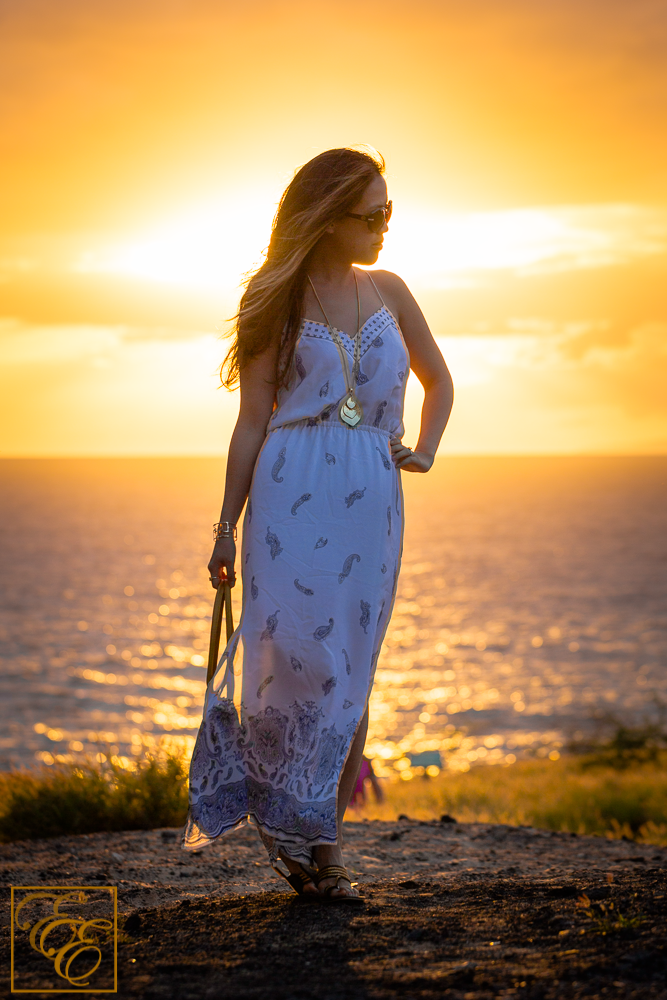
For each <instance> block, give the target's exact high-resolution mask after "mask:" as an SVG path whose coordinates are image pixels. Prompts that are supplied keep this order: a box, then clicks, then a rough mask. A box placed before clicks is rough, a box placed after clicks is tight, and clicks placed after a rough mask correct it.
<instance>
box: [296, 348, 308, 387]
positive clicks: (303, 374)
mask: <svg viewBox="0 0 667 1000" xmlns="http://www.w3.org/2000/svg"><path fill="white" fill-rule="evenodd" d="M294 367H295V368H296V370H297V372H298V373H299V378H300V379H301V381H302V382H303V380H304V379H305V377H306V375H307V372H306V369H305V368H304V367H303V358H302V357H301V355H300V354H295V355H294Z"/></svg>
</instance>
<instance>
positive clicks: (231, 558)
mask: <svg viewBox="0 0 667 1000" xmlns="http://www.w3.org/2000/svg"><path fill="white" fill-rule="evenodd" d="M235 562H236V542H235V541H234V539H233V538H219V539H218V540H217V542H216V543H215V545H214V547H213V555H212V556H211V558H210V560H209V563H208V572H209V576H210V577H211V578H212V579H211V586H212V587H213V588H214V590H217V589H218V584H219V583H220V582H221V581H222V582H224V581H225V580H228V581H229V586H230V587H233V586H234V584H235V583H236V573H235V571H234V564H235Z"/></svg>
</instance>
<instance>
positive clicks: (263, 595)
mask: <svg viewBox="0 0 667 1000" xmlns="http://www.w3.org/2000/svg"><path fill="white" fill-rule="evenodd" d="M360 280H362V281H368V286H369V288H370V287H371V285H370V281H369V280H368V278H367V276H366V275H361V279H360ZM318 292H319V288H318ZM368 294H369V298H370V295H371V294H372V293H371V292H369V293H368ZM365 297H366V290H365V289H364V298H365ZM325 304H326V303H325ZM311 315H312V313H311ZM362 318H363V317H362ZM326 333H327V330H326V327H323V325H322V324H319V325H318V324H313V325H312V326H311V325H308V324H307V325H306V326H305V328H304V331H303V334H302V336H301V339H300V342H299V343H297V345H296V346H295V347H294V350H293V353H292V359H293V361H292V364H291V366H290V370H289V372H286V373H285V374H286V375H287V374H289V375H290V376H291V377H290V379H289V380H288V381H287V384H286V385H281V388H280V389H279V390H278V391H277V395H276V399H275V404H274V407H273V412H272V415H271V417H270V419H269V421H268V426H267V428H266V437H265V444H266V447H264V448H263V449H261V450H260V453H259V454H258V456H257V460H256V463H255V469H254V470H253V475H252V477H251V483H250V489H249V495H248V498H247V499H248V503H247V507H246V509H245V511H244V515H245V518H244V522H243V528H244V533H243V534H244V537H243V539H241V537H240V536H241V524H239V547H238V553H239V563H240V565H241V566H242V568H243V611H242V614H241V618H240V620H239V622H238V624H237V623H236V620H235V624H237V629H236V632H235V634H234V636H233V637H232V639H231V641H230V642H229V644H228V647H227V648H225V649H224V650H223V653H222V661H221V660H219V662H221V667H220V669H219V670H218V671H217V674H218V679H217V682H216V684H215V692H213V693H214V695H215V697H210V698H207V699H206V702H207V704H206V707H205V709H204V719H203V721H202V730H201V738H200V739H198V741H197V746H195V751H194V754H193V766H192V768H191V769H190V775H191V781H190V786H191V793H192V797H191V800H190V801H191V803H192V808H193V821H194V822H195V823H196V824H197V825H198V827H199V828H200V830H201V832H202V834H205V835H207V836H208V837H209V838H210V839H215V838H216V837H217V836H218V835H219V834H220V835H222V834H223V833H226V832H227V831H228V830H229V829H232V828H234V827H235V826H236V825H237V824H238V822H239V815H241V816H242V815H245V813H244V810H246V808H247V807H248V803H247V802H246V801H245V799H246V798H247V796H246V794H245V793H246V788H247V790H248V793H249V794H250V785H253V787H254V788H255V789H256V788H257V787H260V791H259V792H258V793H257V794H256V795H255V797H254V798H253V800H252V802H251V803H250V805H251V806H252V810H251V811H253V810H254V813H255V818H256V820H257V823H258V825H259V826H260V828H261V829H265V830H266V829H268V830H270V831H271V833H272V836H275V845H276V848H277V846H278V845H279V844H281V843H283V844H287V845H288V846H291V847H292V848H294V849H295V850H294V851H292V850H289V851H288V853H289V854H290V856H292V855H294V857H297V856H299V855H300V857H301V858H302V859H303V860H307V858H308V856H309V852H308V847H309V844H310V843H311V841H313V840H315V841H321V842H323V843H324V842H327V843H329V842H335V839H336V836H337V830H336V822H335V817H336V808H335V807H336V794H337V787H338V784H339V782H340V777H341V772H342V770H343V768H344V766H345V763H346V761H347V759H348V756H349V750H350V745H351V742H352V740H353V739H354V737H355V734H356V732H357V730H358V727H359V723H360V721H361V717H362V715H363V713H364V711H365V709H366V706H367V699H368V696H369V694H370V687H371V686H372V681H373V672H374V668H375V666H376V664H377V662H378V655H377V654H378V650H379V648H380V646H381V643H380V638H381V633H383V631H384V630H385V628H386V625H387V621H388V619H389V616H390V611H391V607H392V601H393V599H394V596H395V593H396V583H397V581H396V570H397V569H398V564H399V563H400V549H401V532H402V518H403V516H404V512H403V499H402V496H403V495H402V493H401V491H400V490H401V488H400V480H401V477H400V476H399V475H397V474H396V473H395V472H394V469H395V464H394V462H393V461H392V448H391V446H390V441H389V439H390V437H391V436H392V435H393V434H395V433H398V434H400V433H401V431H402V423H401V421H402V408H403V398H402V397H403V395H404V392H403V389H404V386H405V382H407V381H408V373H409V364H408V358H407V351H406V348H405V344H404V342H403V340H402V338H401V335H400V332H399V331H398V330H397V328H396V326H395V325H394V322H393V320H392V317H391V315H390V313H389V312H388V310H387V309H383V310H378V311H377V314H376V315H374V317H372V318H371V319H369V321H368V322H367V324H366V325H365V327H364V329H363V331H362V338H361V339H362V362H361V363H362V367H363V373H359V378H358V383H357V384H358V386H359V388H358V389H357V390H356V393H357V396H358V397H360V398H362V397H363V400H362V402H363V411H364V415H363V417H362V421H361V425H360V427H358V428H357V433H354V432H353V430H352V429H351V428H348V427H345V426H343V424H342V423H341V421H340V419H339V416H338V411H339V408H340V406H341V403H342V402H343V401H344V400H345V399H346V398H347V397H346V396H343V393H344V384H343V381H344V380H343V378H342V375H341V366H340V359H339V357H338V352H337V350H336V349H335V346H334V345H333V343H332V342H331V340H329V339H328V337H327V336H326ZM343 340H344V344H345V349H346V353H347V355H348V358H349V366H350V369H351V368H352V353H353V352H352V347H353V341H352V340H350V339H349V338H346V337H343ZM297 354H298V357H297ZM400 369H405V377H404V379H403V386H400V384H399V378H398V377H397V372H398V371H399V370H400ZM353 384H354V380H353ZM376 420H377V424H375V425H374V422H375V421H376ZM376 456H377V457H376ZM378 463H381V464H378ZM325 465H326V468H325ZM364 480H365V482H364ZM397 480H398V481H399V490H398V495H397V493H396V483H397ZM274 486H280V489H279V490H276V489H274ZM362 499H363V501H364V502H363V503H361V500H362ZM396 505H398V510H399V511H400V516H397V513H396ZM387 507H389V513H388V512H387ZM223 516H226V515H223ZM230 516H231V515H230ZM272 525H273V527H272ZM388 529H389V530H388ZM378 573H379V576H378ZM392 573H393V574H394V580H393V581H392ZM260 581H261V584H260ZM392 582H393V584H394V586H393V590H392ZM364 595H365V597H364ZM315 598H317V600H316V599H315ZM361 598H363V599H361ZM223 617H224V616H223ZM223 630H224V625H223ZM235 646H236V647H237V653H236V657H235V658H234V652H233V651H234V648H235ZM224 683H227V684H228V685H229V690H227V691H226V692H225V688H224V687H223V684H224ZM248 783H249V784H248ZM253 794H254V793H253ZM192 837H193V838H194V834H192ZM189 846H193V845H192V844H189ZM267 846H268V845H267ZM272 849H273V848H269V850H270V851H271V850H272ZM274 860H275V859H274Z"/></svg>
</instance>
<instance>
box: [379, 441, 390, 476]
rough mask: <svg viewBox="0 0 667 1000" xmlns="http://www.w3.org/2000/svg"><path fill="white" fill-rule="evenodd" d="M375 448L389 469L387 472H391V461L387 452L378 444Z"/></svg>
mask: <svg viewBox="0 0 667 1000" xmlns="http://www.w3.org/2000/svg"><path fill="white" fill-rule="evenodd" d="M375 450H376V452H377V453H378V455H379V456H380V458H381V459H382V464H383V465H384V467H385V469H386V470H387V472H389V470H390V469H391V462H390V461H389V459H388V458H387V456H386V455H385V453H384V452H383V451H382V450H381V449H380V448H378V446H377V445H376V446H375Z"/></svg>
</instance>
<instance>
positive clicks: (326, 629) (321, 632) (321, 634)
mask: <svg viewBox="0 0 667 1000" xmlns="http://www.w3.org/2000/svg"><path fill="white" fill-rule="evenodd" d="M333 627H334V620H333V618H330V619H329V624H328V625H320V627H319V628H316V629H315V631H314V632H313V639H316V640H317V642H324V640H325V639H326V637H327V636H328V635H331V633H332V631H333Z"/></svg>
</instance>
